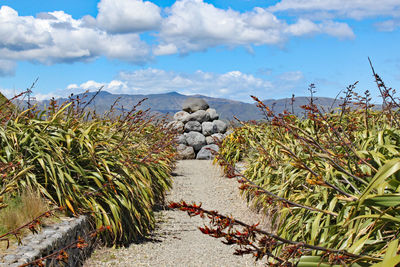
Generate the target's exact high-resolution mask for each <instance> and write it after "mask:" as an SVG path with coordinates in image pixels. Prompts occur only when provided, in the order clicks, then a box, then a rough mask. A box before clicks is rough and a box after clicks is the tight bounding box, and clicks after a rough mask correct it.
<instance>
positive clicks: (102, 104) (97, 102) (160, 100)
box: [19, 91, 340, 121]
mask: <svg viewBox="0 0 400 267" xmlns="http://www.w3.org/2000/svg"><path fill="white" fill-rule="evenodd" d="M95 94H96V93H94V92H90V93H85V94H81V95H78V96H79V97H80V98H82V97H83V96H85V98H84V101H89V100H90V99H91V98H92V97H93V96H94V95H95ZM74 97H76V96H74ZM189 97H198V98H202V99H204V100H205V101H206V102H207V103H208V104H209V105H210V107H211V108H214V109H216V110H217V113H218V114H219V115H220V118H222V119H225V120H232V119H233V116H236V117H237V118H239V119H240V120H243V121H247V120H259V119H263V118H264V115H263V114H262V112H261V111H260V110H259V108H257V106H256V104H250V103H245V102H240V101H235V100H229V99H225V98H213V97H208V96H204V95H191V96H187V95H182V94H179V93H177V92H170V93H164V94H149V95H128V94H111V93H109V92H106V91H101V92H99V93H98V94H97V96H96V97H95V98H94V99H93V101H92V102H91V103H90V105H88V108H91V109H94V110H96V112H97V114H104V113H105V112H107V111H108V110H109V109H110V107H111V105H112V104H113V103H114V102H115V101H116V100H117V99H119V102H118V110H119V111H120V112H122V110H125V111H128V110H130V109H131V108H132V107H133V106H134V105H136V104H137V103H138V102H139V101H141V100H143V99H145V98H147V100H145V101H144V102H143V104H142V105H141V106H140V109H142V110H145V109H148V108H150V109H151V111H152V112H156V113H161V114H169V115H171V116H173V114H174V113H176V112H178V111H180V110H181V107H182V103H183V102H184V101H185V100H186V99H187V98H189ZM66 100H67V99H66V98H61V99H58V100H57V101H58V103H61V102H64V101H66ZM294 100H295V101H294V104H293V108H292V105H291V104H290V103H291V99H290V98H284V99H267V100H263V103H264V104H266V105H267V106H269V107H270V108H271V109H272V110H273V111H274V112H276V113H282V112H283V111H284V110H285V109H287V110H289V111H292V110H293V111H294V113H295V114H297V115H301V112H302V109H301V106H302V105H305V104H308V103H309V98H308V97H295V98H294ZM49 102H50V101H49V100H44V101H37V102H36V103H37V104H38V106H39V108H44V107H45V106H48V105H49ZM315 103H316V104H317V105H318V106H322V107H324V108H330V107H333V108H336V107H338V106H339V104H340V101H335V99H333V98H328V97H318V98H317V99H316V100H315ZM19 105H20V106H21V105H26V103H22V104H21V103H19Z"/></svg>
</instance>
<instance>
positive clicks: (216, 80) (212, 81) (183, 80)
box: [57, 68, 274, 101]
mask: <svg viewBox="0 0 400 267" xmlns="http://www.w3.org/2000/svg"><path fill="white" fill-rule="evenodd" d="M101 86H104V89H103V90H105V91H108V92H110V93H115V94H157V93H166V92H171V91H176V92H179V93H182V94H187V95H192V94H204V95H208V96H211V97H223V98H228V99H236V100H249V101H250V98H249V95H250V94H255V95H260V96H263V94H264V95H268V94H273V88H274V86H273V83H272V82H271V81H269V80H265V79H261V78H258V77H256V76H254V75H252V74H246V73H242V72H240V71H230V72H226V73H222V74H218V73H212V72H204V71H201V70H199V71H196V72H193V73H180V72H174V71H165V70H161V69H153V68H148V69H141V70H136V71H132V72H121V73H120V74H119V75H118V77H116V79H114V80H112V81H110V82H96V81H87V82H85V83H82V84H80V85H77V84H71V85H69V86H68V87H67V88H66V89H65V90H63V91H62V92H57V94H59V95H64V96H66V95H69V94H71V93H82V92H85V91H86V90H89V91H96V90H98V89H99V87H101Z"/></svg>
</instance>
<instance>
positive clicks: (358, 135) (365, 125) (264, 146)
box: [171, 72, 400, 266]
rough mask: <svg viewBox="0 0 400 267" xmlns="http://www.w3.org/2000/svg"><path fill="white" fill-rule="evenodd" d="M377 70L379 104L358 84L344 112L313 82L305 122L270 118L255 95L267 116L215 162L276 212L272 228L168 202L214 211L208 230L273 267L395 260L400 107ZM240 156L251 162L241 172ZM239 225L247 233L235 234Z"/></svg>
mask: <svg viewBox="0 0 400 267" xmlns="http://www.w3.org/2000/svg"><path fill="white" fill-rule="evenodd" d="M374 75H375V79H376V83H377V86H378V89H379V91H380V92H381V95H382V98H383V108H382V110H379V111H377V110H374V109H373V105H372V104H370V101H371V98H370V95H369V92H368V91H367V92H365V94H364V95H362V96H360V95H358V94H356V93H355V92H354V89H355V86H356V83H355V84H353V85H351V86H349V87H348V88H347V90H346V92H345V96H344V97H343V99H342V104H341V106H340V108H338V109H335V110H328V111H327V110H320V109H319V108H318V107H317V105H316V104H315V102H314V97H313V94H314V93H315V91H314V90H315V88H314V85H311V86H310V88H309V90H310V93H311V97H310V102H309V104H307V105H304V106H303V109H304V111H305V113H306V115H307V117H306V118H299V117H297V116H295V115H293V114H292V113H290V112H288V111H285V112H283V113H282V114H274V113H273V112H272V111H271V110H270V108H269V107H268V106H266V105H265V104H264V103H263V102H261V101H260V100H258V99H257V98H256V97H254V99H255V101H256V103H257V105H258V107H259V108H260V109H261V110H262V111H263V112H264V114H265V119H266V120H267V122H265V123H242V126H241V127H239V128H237V129H236V130H235V131H234V132H233V133H232V134H231V135H229V136H228V137H227V138H226V139H225V140H224V141H223V143H222V145H221V149H220V153H219V156H218V158H217V161H218V162H219V164H221V165H222V166H223V167H224V170H225V172H226V174H227V176H228V177H231V178H232V177H237V178H238V180H239V182H240V183H241V189H242V190H243V194H244V195H245V196H246V197H247V199H248V201H250V202H251V203H252V204H253V205H254V206H255V207H256V208H257V209H259V210H263V211H264V212H267V213H268V214H270V215H271V216H272V218H273V229H274V231H273V232H265V231H263V230H261V229H258V228H257V227H256V226H254V225H253V226H250V225H246V224H244V223H241V222H237V221H235V220H234V219H232V218H229V217H223V216H222V215H220V214H217V213H215V212H208V211H205V210H202V209H201V208H200V207H199V206H196V205H195V204H193V205H188V204H186V203H179V204H178V203H173V204H171V205H172V207H174V208H179V209H181V210H185V211H188V212H189V213H190V214H192V215H202V216H205V214H208V215H207V216H208V217H209V218H210V219H211V224H212V225H213V226H214V227H215V228H205V229H204V228H203V229H202V231H203V232H204V233H207V234H209V235H212V236H214V237H223V238H225V239H226V240H227V243H229V244H238V245H240V247H241V248H240V249H239V250H238V251H237V254H250V253H253V254H254V255H255V256H256V257H257V259H261V258H263V257H264V256H265V257H267V261H268V262H269V264H270V265H274V264H276V265H279V266H281V265H287V266H293V265H297V266H325V265H319V264H322V263H324V264H328V265H330V264H340V265H352V266H360V265H361V266H364V265H368V266H369V265H370V264H372V263H377V264H378V265H379V264H380V265H379V266H394V265H396V264H398V263H399V262H400V256H396V254H397V252H398V250H399V247H398V239H399V235H400V230H399V229H400V172H399V170H400V130H399V126H400V115H399V111H400V109H399V108H400V103H399V101H398V100H399V99H398V98H396V97H395V91H394V90H393V89H391V88H388V87H386V86H385V84H384V83H383V81H382V80H381V78H380V77H379V76H378V75H377V74H375V72H374ZM350 103H351V105H350ZM238 161H245V162H246V170H245V172H244V173H243V174H241V173H239V172H238V171H237V170H236V169H235V164H236V163H237V162H238ZM235 225H236V226H241V227H243V228H244V229H245V230H243V231H242V232H240V231H237V232H235V231H234V230H233V228H232V227H233V226H235ZM385 254H386V257H385ZM389 259H390V260H389ZM378 265H377V266H378Z"/></svg>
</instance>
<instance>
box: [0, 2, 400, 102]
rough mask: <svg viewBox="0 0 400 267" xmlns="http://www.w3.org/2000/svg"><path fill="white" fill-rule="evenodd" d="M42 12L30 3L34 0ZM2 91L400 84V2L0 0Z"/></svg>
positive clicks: (282, 92) (263, 92)
mask: <svg viewBox="0 0 400 267" xmlns="http://www.w3.org/2000/svg"><path fill="white" fill-rule="evenodd" d="M30 2H31V4H28V3H30ZM0 6H1V9H0V36H1V38H0V91H1V92H3V93H4V94H6V95H7V96H12V95H13V94H14V93H18V92H19V91H21V90H24V89H26V88H27V87H29V86H30V84H31V83H32V82H33V81H34V80H35V79H36V77H39V81H38V83H37V85H36V87H35V88H34V94H35V95H36V96H37V98H38V99H44V98H50V97H52V96H56V97H57V96H67V95H69V94H71V93H79V92H83V91H85V90H96V89H97V88H99V87H100V86H104V88H105V90H107V91H109V92H112V93H127V94H151V93H164V92H170V91H177V92H180V93H183V94H203V95H208V96H213V97H224V98H229V99H234V100H240V101H245V102H251V98H250V97H249V95H250V94H252V95H256V96H258V97H260V98H262V99H267V98H275V99H276V98H283V97H290V96H291V95H292V93H294V94H295V95H297V96H301V95H306V94H307V87H308V85H309V84H310V83H315V84H316V86H317V90H318V93H317V95H319V96H330V97H334V96H336V94H337V93H338V92H339V91H340V90H342V89H344V88H345V87H346V86H347V85H349V84H352V83H354V82H355V81H360V82H359V85H358V91H359V92H362V91H364V90H366V89H369V90H370V91H372V92H373V95H374V97H375V100H376V101H379V99H378V98H377V92H376V91H377V90H376V87H375V84H374V81H373V77H372V74H371V70H370V68H369V64H368V60H367V57H368V56H369V57H371V59H372V61H373V63H374V66H375V69H376V71H377V72H378V73H379V74H380V75H381V76H382V78H383V79H384V81H385V82H386V84H387V85H389V86H391V87H393V88H397V89H399V87H400V86H399V85H400V50H399V48H398V47H399V44H400V1H399V0H381V1H380V2H379V5H377V4H376V1H372V0H363V1H360V0H325V1H320V0H308V1H303V0H279V1H268V0H251V1H250V0H231V1H226V0H225V1H223V0H216V1H206V0H178V1H172V0H163V1H142V0H98V1H94V0H85V1H77V0H57V1H54V0H42V1H40V5H39V4H38V3H37V2H33V1H28V0H0Z"/></svg>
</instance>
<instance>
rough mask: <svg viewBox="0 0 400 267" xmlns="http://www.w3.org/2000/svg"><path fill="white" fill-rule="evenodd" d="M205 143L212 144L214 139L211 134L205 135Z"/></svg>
mask: <svg viewBox="0 0 400 267" xmlns="http://www.w3.org/2000/svg"><path fill="white" fill-rule="evenodd" d="M206 143H207V145H212V144H215V140H214V138H212V137H211V136H206Z"/></svg>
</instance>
